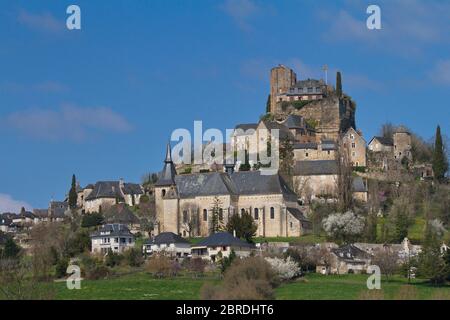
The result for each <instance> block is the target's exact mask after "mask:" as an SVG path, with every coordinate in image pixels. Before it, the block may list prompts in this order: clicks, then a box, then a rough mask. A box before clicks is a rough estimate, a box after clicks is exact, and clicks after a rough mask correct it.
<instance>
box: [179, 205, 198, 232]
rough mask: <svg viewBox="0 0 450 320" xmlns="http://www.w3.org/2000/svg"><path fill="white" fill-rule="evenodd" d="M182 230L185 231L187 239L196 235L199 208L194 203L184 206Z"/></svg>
mask: <svg viewBox="0 0 450 320" xmlns="http://www.w3.org/2000/svg"><path fill="white" fill-rule="evenodd" d="M182 228H183V229H184V230H186V232H187V233H188V235H189V238H191V237H195V236H197V235H198V233H199V230H200V218H199V207H198V206H197V205H196V204H195V203H190V202H189V203H186V204H184V206H183V219H182Z"/></svg>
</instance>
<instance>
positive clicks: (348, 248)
mask: <svg viewBox="0 0 450 320" xmlns="http://www.w3.org/2000/svg"><path fill="white" fill-rule="evenodd" d="M331 251H332V252H333V253H334V254H335V255H336V256H337V257H338V258H339V259H342V260H345V261H351V262H357V261H363V260H368V259H370V258H371V255H370V254H368V253H367V252H365V251H363V250H361V249H359V248H358V247H356V246H354V245H353V244H348V245H345V246H342V247H339V248H337V249H331Z"/></svg>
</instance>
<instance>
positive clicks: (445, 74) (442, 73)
mask: <svg viewBox="0 0 450 320" xmlns="http://www.w3.org/2000/svg"><path fill="white" fill-rule="evenodd" d="M428 76H429V78H430V79H431V80H433V81H434V82H436V83H438V84H441V85H444V86H450V60H439V61H438V62H437V63H436V64H435V66H434V68H433V69H432V70H431V71H430V72H429V74H428Z"/></svg>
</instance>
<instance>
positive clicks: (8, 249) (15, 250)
mask: <svg viewBox="0 0 450 320" xmlns="http://www.w3.org/2000/svg"><path fill="white" fill-rule="evenodd" d="M19 253H20V247H19V246H18V245H17V244H16V243H15V242H14V240H13V239H12V238H8V239H7V240H6V242H5V248H4V249H3V257H4V258H8V259H14V258H17V256H18V255H19Z"/></svg>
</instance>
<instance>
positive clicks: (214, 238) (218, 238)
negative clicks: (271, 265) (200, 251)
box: [192, 232, 253, 247]
mask: <svg viewBox="0 0 450 320" xmlns="http://www.w3.org/2000/svg"><path fill="white" fill-rule="evenodd" d="M192 246H193V247H224V246H231V247H253V245H252V244H250V243H248V242H246V241H243V240H241V239H238V238H236V237H233V235H232V234H230V233H228V232H217V233H214V234H212V235H210V236H209V237H208V238H206V239H203V240H202V241H200V242H199V243H197V244H195V245H192Z"/></svg>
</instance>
